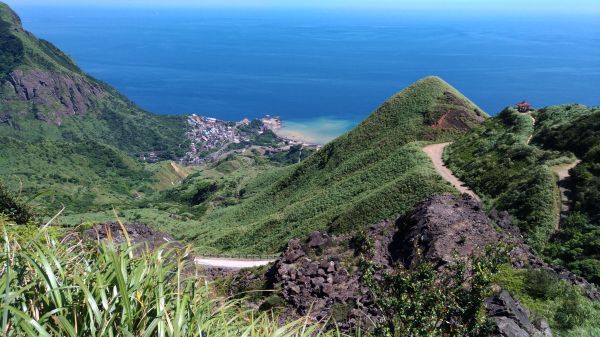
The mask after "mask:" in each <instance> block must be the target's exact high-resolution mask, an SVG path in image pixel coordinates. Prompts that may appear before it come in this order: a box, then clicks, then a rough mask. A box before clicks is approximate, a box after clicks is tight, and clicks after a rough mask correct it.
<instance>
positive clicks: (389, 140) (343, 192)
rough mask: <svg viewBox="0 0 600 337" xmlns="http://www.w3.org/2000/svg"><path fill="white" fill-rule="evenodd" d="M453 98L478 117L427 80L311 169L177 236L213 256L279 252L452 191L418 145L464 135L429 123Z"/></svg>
mask: <svg viewBox="0 0 600 337" xmlns="http://www.w3.org/2000/svg"><path fill="white" fill-rule="evenodd" d="M446 92H451V93H453V94H454V95H455V96H456V97H461V98H462V100H461V101H460V103H461V109H464V107H462V106H463V105H464V106H468V107H469V108H468V110H469V111H470V112H469V113H471V114H475V113H476V110H477V107H476V106H475V105H474V104H472V103H471V102H470V101H468V100H466V99H465V98H464V97H463V96H462V95H460V93H458V92H457V91H456V90H455V89H453V88H452V87H451V86H449V85H448V84H447V83H445V82H444V81H442V80H441V79H439V78H435V77H429V78H426V79H423V80H421V81H418V82H417V83H415V84H414V85H412V86H410V87H408V88H407V89H405V90H403V91H402V92H400V93H399V94H397V95H395V96H393V97H392V98H390V99H389V100H388V101H386V102H385V103H384V104H383V105H382V106H381V107H380V108H379V109H377V110H376V111H375V112H374V113H373V114H372V115H371V116H369V117H368V118H367V119H366V120H365V121H363V122H362V123H360V124H359V125H358V126H357V127H356V128H355V129H354V130H352V131H350V132H349V133H347V134H345V135H342V136H341V137H339V138H338V139H336V140H334V141H332V142H331V143H329V144H327V145H325V146H324V147H323V149H321V150H320V151H318V152H317V153H315V154H313V155H312V156H311V157H309V158H308V159H306V160H305V161H304V162H302V163H300V164H298V165H295V166H292V167H290V168H289V169H285V170H282V171H278V174H279V176H273V175H271V176H270V177H269V181H268V182H267V183H264V184H263V183H257V184H252V183H250V184H249V185H248V186H247V187H246V188H244V192H245V193H244V195H242V196H240V201H239V203H237V204H235V205H231V206H227V205H225V207H217V208H215V209H214V210H209V212H207V214H206V215H205V216H204V217H203V218H202V219H201V220H200V222H201V225H200V226H195V227H185V228H184V227H178V228H176V229H174V230H173V231H174V232H175V233H177V234H178V235H179V236H180V237H182V238H184V239H188V240H193V241H194V242H195V243H196V244H197V245H198V246H199V247H201V248H203V249H205V250H208V251H215V250H216V251H228V252H230V251H242V252H247V253H255V252H262V253H266V252H276V251H278V250H279V249H280V248H281V245H282V244H283V243H284V242H287V240H288V239H290V238H293V237H302V236H304V235H306V234H307V233H309V232H311V231H313V230H317V229H319V230H324V229H326V230H330V231H335V232H346V231H352V230H355V229H357V228H359V227H360V226H365V225H366V224H369V223H373V222H376V221H378V220H381V219H384V218H389V217H392V216H394V215H396V214H399V213H403V212H405V211H407V210H409V209H410V208H411V207H412V206H413V205H414V204H416V203H417V202H419V201H421V200H423V199H425V198H426V197H428V196H429V195H431V194H432V193H435V192H453V191H454V189H453V188H451V187H450V186H449V185H448V184H446V183H445V182H444V181H443V180H442V179H441V178H440V177H439V176H438V175H437V174H436V173H435V171H434V169H433V167H432V165H431V162H430V160H429V158H427V156H426V155H425V154H424V153H423V152H422V151H421V147H422V146H423V145H424V143H422V142H419V141H423V140H432V141H442V140H448V139H452V138H454V137H456V136H457V135H459V134H461V132H462V131H461V130H456V129H443V128H440V129H436V128H434V127H432V126H431V122H428V121H426V119H427V118H426V117H427V116H429V115H431V114H435V113H436V111H437V109H439V107H440V102H442V101H443V98H444V97H445V96H444V95H445V93H446ZM444 103H445V104H446V102H444ZM444 108H447V106H446V105H444ZM457 108H458V107H457ZM259 179H260V178H259Z"/></svg>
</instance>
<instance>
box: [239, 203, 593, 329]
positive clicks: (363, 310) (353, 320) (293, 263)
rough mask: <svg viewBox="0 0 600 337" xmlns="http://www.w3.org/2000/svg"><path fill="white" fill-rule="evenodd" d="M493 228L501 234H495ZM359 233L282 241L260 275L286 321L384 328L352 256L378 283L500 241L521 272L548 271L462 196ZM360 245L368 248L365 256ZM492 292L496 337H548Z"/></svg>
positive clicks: (509, 231) (504, 218)
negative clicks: (302, 318) (368, 266)
mask: <svg viewBox="0 0 600 337" xmlns="http://www.w3.org/2000/svg"><path fill="white" fill-rule="evenodd" d="M495 225H497V226H498V227H500V228H501V229H502V230H501V231H500V232H497V231H496V230H495V229H494V226H495ZM364 234H365V235H364V236H361V235H357V236H356V237H354V238H350V237H349V236H329V235H328V234H325V233H318V232H314V233H312V234H311V235H310V237H309V238H307V239H306V240H305V241H304V242H302V241H299V240H291V241H290V242H289V243H288V245H287V247H286V249H285V250H284V252H283V254H282V256H281V257H280V258H279V259H278V260H277V261H276V262H275V264H274V265H273V266H272V268H271V269H270V270H269V272H267V273H266V274H265V276H266V277H267V279H268V281H267V284H269V285H270V288H268V289H269V290H276V291H277V292H278V295H279V296H280V297H281V298H282V299H283V300H284V301H285V304H286V305H287V307H288V308H289V309H290V310H288V311H286V312H287V314H288V315H290V318H297V317H298V316H299V315H310V317H311V318H313V319H315V320H318V319H320V318H328V317H332V316H333V317H334V320H335V321H336V324H337V327H338V328H340V329H341V330H343V331H351V330H352V329H353V328H354V327H356V326H360V327H361V328H362V329H363V330H366V331H368V330H369V328H370V327H373V325H377V324H379V323H381V322H383V321H384V317H383V314H382V313H381V312H380V311H379V309H378V306H376V305H375V299H374V298H373V294H372V293H371V290H370V289H369V288H368V287H367V286H366V285H365V284H363V283H362V281H363V279H362V277H363V275H362V274H361V273H362V271H361V269H360V268H358V267H357V266H358V265H359V261H358V258H357V257H358V256H362V257H367V259H368V260H369V262H370V263H372V264H374V265H376V269H374V270H375V271H374V275H373V279H374V280H375V281H377V280H382V279H383V274H384V273H386V272H393V271H395V270H396V268H406V267H410V266H411V265H412V264H413V263H415V262H416V260H417V257H419V258H420V257H423V258H425V259H426V260H427V261H430V262H432V263H435V264H437V265H438V268H439V270H440V271H443V270H444V268H445V267H446V266H447V265H448V264H449V263H452V262H454V261H456V260H457V259H468V258H469V257H472V256H474V255H477V254H480V253H482V252H483V251H484V248H485V247H486V246H488V245H496V244H497V243H498V242H500V241H501V242H505V243H507V244H510V245H511V246H514V249H513V250H512V251H511V254H512V258H513V264H515V263H516V262H515V261H517V260H519V261H521V262H519V264H520V266H523V267H525V266H526V267H531V266H542V267H544V266H547V265H546V264H545V263H544V262H543V261H542V260H541V259H540V258H538V257H537V256H535V254H534V253H533V252H532V251H531V249H530V248H529V247H528V246H527V245H526V244H524V243H523V242H522V238H521V236H520V234H519V232H518V230H516V229H514V228H513V226H512V225H511V220H510V217H509V216H508V215H507V214H506V213H502V212H500V213H497V214H495V215H494V217H493V219H490V217H488V216H487V215H486V214H485V213H484V212H483V210H482V209H481V206H480V204H479V203H478V202H476V201H475V200H473V199H471V198H470V197H468V196H463V197H460V198H459V197H455V196H451V195H435V196H433V197H432V198H430V199H429V200H427V201H424V202H422V203H420V204H419V205H418V206H417V207H416V208H415V210H414V211H413V212H412V213H411V214H410V215H409V216H407V217H402V218H399V219H398V220H396V221H383V222H380V223H378V224H374V225H372V226H370V227H369V228H368V230H367V231H366V233H364ZM367 240H368V241H369V245H368V246H369V249H368V253H365V250H364V247H365V244H366V243H367ZM361 254H362V255H361ZM545 268H547V269H549V270H551V271H552V272H555V273H560V274H561V275H562V274H565V275H570V276H565V277H566V278H567V279H569V280H570V282H572V283H573V284H577V283H578V282H579V283H581V284H585V283H583V282H585V280H582V279H580V278H576V277H575V276H573V275H572V274H569V273H568V272H567V271H566V270H564V268H563V269H559V268H555V269H552V268H550V267H545ZM238 289H239V288H238ZM241 290H242V291H243V289H241ZM497 291H498V293H497V295H495V296H494V297H492V298H490V299H489V300H488V301H487V302H486V308H487V310H488V313H489V316H490V317H492V318H493V319H494V321H495V322H496V325H497V327H498V331H499V334H500V335H501V336H534V335H535V334H538V335H540V336H552V332H551V331H550V328H549V327H548V324H547V322H544V321H541V322H540V323H539V326H537V327H536V326H535V325H534V324H533V323H532V322H531V319H530V314H529V312H528V311H527V310H526V309H525V308H524V307H523V306H521V305H520V304H519V303H518V302H517V301H515V300H514V299H513V298H512V297H511V296H510V294H508V293H507V292H505V291H501V289H497ZM269 294H272V292H269Z"/></svg>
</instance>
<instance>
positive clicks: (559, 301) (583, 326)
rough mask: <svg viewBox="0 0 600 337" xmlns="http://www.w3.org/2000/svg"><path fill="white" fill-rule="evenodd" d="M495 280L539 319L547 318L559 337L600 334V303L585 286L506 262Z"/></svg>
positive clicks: (542, 271) (495, 276) (494, 277)
mask: <svg viewBox="0 0 600 337" xmlns="http://www.w3.org/2000/svg"><path fill="white" fill-rule="evenodd" d="M492 280H493V282H494V283H497V284H499V285H500V286H502V288H504V289H506V290H508V291H509V292H510V293H511V294H512V295H513V296H515V297H516V298H517V299H518V300H519V301H520V302H521V303H522V304H523V305H524V306H525V307H526V308H527V309H529V310H530V311H531V312H532V313H533V314H534V315H535V316H534V317H537V319H539V318H542V317H543V318H545V319H547V320H548V322H549V323H550V325H551V326H552V328H553V333H554V334H555V335H556V336H564V337H580V336H597V335H598V334H600V326H599V325H598V321H600V303H599V302H598V301H595V302H592V301H590V300H589V299H588V298H586V297H585V296H583V295H582V294H581V289H580V288H579V287H577V286H573V285H571V284H568V283H566V282H564V281H562V280H560V279H559V278H558V277H557V276H556V275H555V274H551V273H549V272H547V271H544V270H538V269H513V268H512V267H510V266H508V265H505V266H503V267H501V268H500V270H499V271H498V273H496V274H495V275H494V276H493V277H492Z"/></svg>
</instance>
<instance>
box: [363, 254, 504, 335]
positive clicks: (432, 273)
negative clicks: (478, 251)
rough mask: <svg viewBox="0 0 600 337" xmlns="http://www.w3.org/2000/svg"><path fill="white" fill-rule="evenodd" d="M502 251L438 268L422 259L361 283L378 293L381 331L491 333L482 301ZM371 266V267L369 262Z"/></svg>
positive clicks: (429, 333) (500, 258)
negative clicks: (441, 270) (376, 278)
mask: <svg viewBox="0 0 600 337" xmlns="http://www.w3.org/2000/svg"><path fill="white" fill-rule="evenodd" d="M505 260H506V258H505V256H504V257H503V254H502V253H501V254H492V253H491V250H490V252H489V254H488V255H486V256H483V257H478V258H475V259H474V260H473V262H472V264H471V265H470V266H468V265H467V264H466V263H465V262H463V261H459V262H456V263H455V264H453V265H451V266H449V268H448V270H446V271H445V272H439V271H438V270H436V269H435V268H434V267H433V266H432V265H431V264H429V263H427V262H424V261H422V262H420V263H418V264H417V265H416V266H415V267H414V268H412V269H411V270H404V269H401V270H398V271H395V272H393V273H387V274H385V275H384V277H383V280H375V279H373V277H372V275H373V274H372V273H368V272H367V273H365V275H366V276H365V282H366V283H367V285H368V286H369V287H370V288H371V290H372V291H373V293H374V295H375V297H376V303H377V306H378V308H379V309H380V310H381V311H382V312H383V314H384V317H386V324H385V325H384V327H382V328H381V329H379V330H378V331H377V333H376V335H381V336H489V335H490V334H491V333H492V332H493V325H492V324H491V322H489V321H488V319H487V317H486V315H485V310H484V308H483V303H484V301H485V299H486V298H488V297H489V296H490V295H491V287H490V286H491V276H492V274H493V273H495V272H496V271H497V268H498V266H499V265H500V263H501V262H502V261H505ZM368 268H370V267H368Z"/></svg>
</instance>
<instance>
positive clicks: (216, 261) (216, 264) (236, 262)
mask: <svg viewBox="0 0 600 337" xmlns="http://www.w3.org/2000/svg"><path fill="white" fill-rule="evenodd" d="M194 262H195V263H196V265H199V266H203V267H212V268H224V269H243V268H252V267H259V266H265V265H267V264H269V263H271V262H275V260H241V259H225V258H204V257H196V258H195V259H194Z"/></svg>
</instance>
